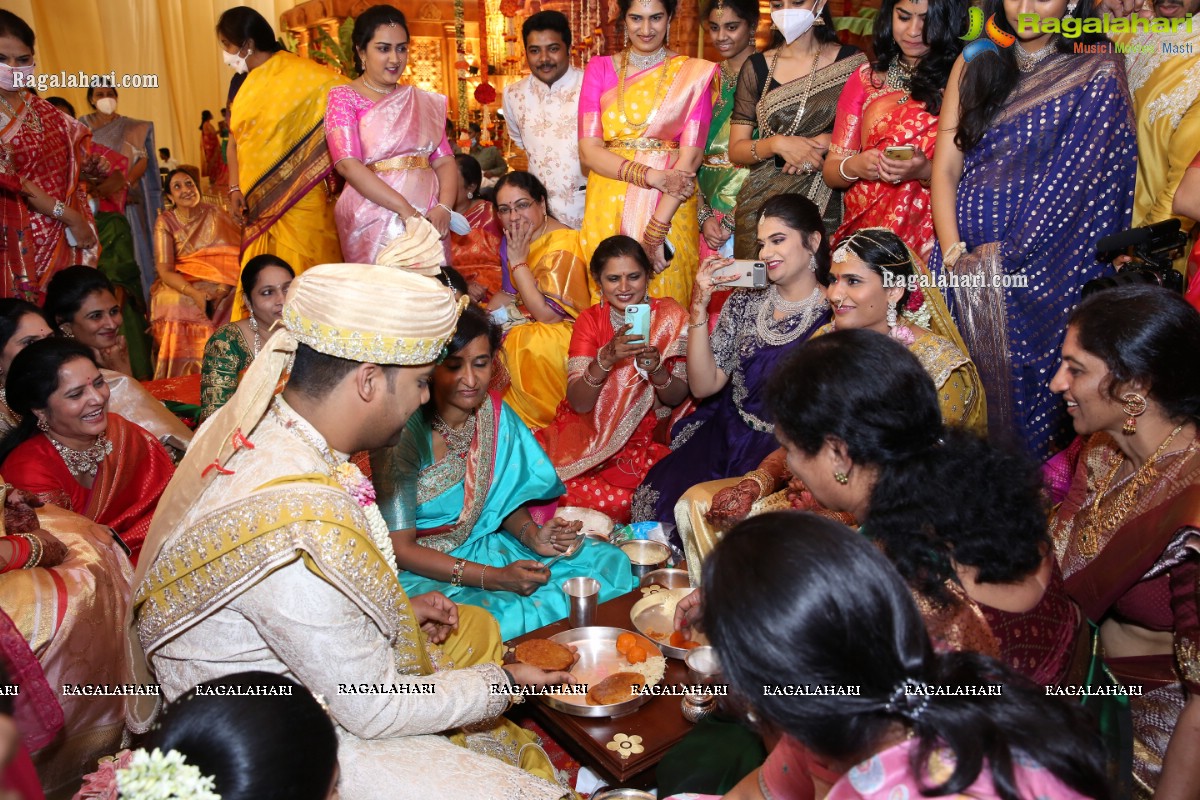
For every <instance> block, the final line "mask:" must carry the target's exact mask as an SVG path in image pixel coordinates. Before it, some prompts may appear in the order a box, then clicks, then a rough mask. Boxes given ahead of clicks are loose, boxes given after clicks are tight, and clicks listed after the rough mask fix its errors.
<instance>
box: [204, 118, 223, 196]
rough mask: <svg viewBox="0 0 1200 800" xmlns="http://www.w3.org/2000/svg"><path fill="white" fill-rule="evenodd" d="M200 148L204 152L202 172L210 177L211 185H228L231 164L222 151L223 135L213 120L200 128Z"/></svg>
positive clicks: (206, 176)
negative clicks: (219, 133)
mask: <svg viewBox="0 0 1200 800" xmlns="http://www.w3.org/2000/svg"><path fill="white" fill-rule="evenodd" d="M200 150H201V152H202V153H203V154H204V163H203V164H201V165H200V174H201V175H202V176H204V177H205V178H208V182H209V185H211V186H228V185H229V166H228V165H227V164H226V163H225V156H224V154H222V152H221V137H220V136H218V135H217V131H216V129H215V128H213V127H212V123H211V122H209V123H205V125H204V127H203V128H201V129H200Z"/></svg>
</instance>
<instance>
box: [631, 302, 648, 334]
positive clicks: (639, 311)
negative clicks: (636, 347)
mask: <svg viewBox="0 0 1200 800" xmlns="http://www.w3.org/2000/svg"><path fill="white" fill-rule="evenodd" d="M625 324H626V325H628V326H630V327H629V330H627V331H625V335H626V336H634V337H636V338H635V339H631V340H630V341H631V342H634V341H639V340H640V341H641V342H643V343H645V342H646V340H647V339H649V338H650V305H649V304H648V303H634V304H633V305H629V306H625Z"/></svg>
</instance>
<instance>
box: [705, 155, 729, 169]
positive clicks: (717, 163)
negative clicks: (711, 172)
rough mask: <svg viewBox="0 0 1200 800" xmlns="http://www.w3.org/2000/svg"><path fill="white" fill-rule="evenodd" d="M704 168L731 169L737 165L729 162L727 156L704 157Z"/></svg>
mask: <svg viewBox="0 0 1200 800" xmlns="http://www.w3.org/2000/svg"><path fill="white" fill-rule="evenodd" d="M704 166H706V167H716V168H717V169H732V168H733V167H735V166H737V165H736V164H734V163H733V162H732V161H730V160H729V156H705V157H704Z"/></svg>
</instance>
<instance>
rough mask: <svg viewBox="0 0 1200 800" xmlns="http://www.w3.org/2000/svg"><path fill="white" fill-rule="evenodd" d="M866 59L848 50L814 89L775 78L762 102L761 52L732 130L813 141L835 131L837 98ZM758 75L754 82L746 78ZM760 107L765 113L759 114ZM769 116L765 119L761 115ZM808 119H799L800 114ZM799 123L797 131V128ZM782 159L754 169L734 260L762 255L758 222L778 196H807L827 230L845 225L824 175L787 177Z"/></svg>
mask: <svg viewBox="0 0 1200 800" xmlns="http://www.w3.org/2000/svg"><path fill="white" fill-rule="evenodd" d="M865 63H866V57H865V56H864V55H863V54H862V53H859V52H858V51H857V50H854V49H853V48H847V47H843V48H842V49H841V50H840V51H839V52H838V60H837V61H835V62H833V63H832V64H830V65H829V66H828V67H825V68H824V69H820V70H818V71H817V75H816V77H815V78H814V79H813V82H812V85H811V88H810V87H809V83H808V78H807V77H804V78H797V79H796V80H794V81H789V82H788V83H785V84H782V85H781V84H779V83H778V82H777V81H775V80H774V79H772V83H771V86H770V88H769V90H768V91H767V96H766V98H765V99H764V100H763V101H762V102H760V99H759V98H760V96H761V94H762V86H763V84H764V83H766V82H767V70H768V66H767V60H766V58H765V57H764V56H763V55H762V54H761V53H755V54H754V55H752V56H750V58H749V59H747V61H746V64H747V65H749V69H747V68H746V67H743V68H742V72H741V76H740V77H739V79H738V88H737V95H736V98H735V100H734V110H733V116H732V119H731V124H733V125H750V126H751V127H753V128H754V129H755V131H754V133H753V134H752V135H753V137H754V138H759V137H760V136H768V135H770V133H769V132H768V131H767V130H766V129H767V128H769V130H770V131H782V132H789V131H791V132H792V135H795V136H805V137H809V138H811V137H814V136H820V135H822V134H826V133H830V132H832V131H833V124H834V119H835V117H836V114H837V103H838V97H840V96H841V94H842V88H843V87H844V86H845V85H846V80H847V79H848V78H849V77H850V75H851V74H852V73H853V72H854V71H855V70H856V69H858V68H859V67H860V66H862V65H863V64H865ZM751 75H753V76H754V78H755V80H753V81H748V80H746V78H748V77H749V76H751ZM760 107H761V110H760ZM759 113H762V114H764V115H765V119H762V120H760V119H759V118H758V114H759ZM798 113H799V114H803V116H802V117H801V118H800V119H799V121H797V120H796V115H797V114H798ZM793 124H794V127H793ZM780 162H781V159H774V158H768V159H767V160H766V161H763V162H761V163H760V164H757V165H756V166H754V167H752V168H751V169H750V174H749V175H748V176H747V177H746V180H745V181H744V182H743V183H742V188H741V190H740V191H739V192H738V198H737V208H738V213H737V225H736V231H735V232H734V242H733V254H734V257H735V258H754V257H755V256H757V255H758V245H757V243H756V242H757V240H758V217H759V214H760V212H761V211H762V207H763V204H764V203H766V202H767V200H769V199H771V198H772V197H774V196H775V195H777V194H802V195H804V196H805V197H807V198H808V199H809V200H812V201H813V203H814V204H816V206H817V208H818V209H819V210H820V212H821V217H822V219H823V220H824V222H825V230H827V231H834V230H837V228H838V226H839V225H840V224H841V222H842V193H841V192H840V191H838V190H835V189H830V188H829V187H828V186H827V185H826V184H825V179H824V178H822V177H821V171H820V170H816V171H815V172H812V173H810V174H804V173H797V174H796V175H785V174H784V173H783V169H782V166H781V164H780Z"/></svg>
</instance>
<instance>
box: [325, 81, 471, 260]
mask: <svg viewBox="0 0 1200 800" xmlns="http://www.w3.org/2000/svg"><path fill="white" fill-rule="evenodd" d="M445 126H446V98H445V97H443V96H442V95H440V94H433V93H431V92H425V91H422V90H420V89H418V88H416V87H414V86H398V87H397V88H396V91H394V92H392V94H390V95H388V96H387V97H386V98H384V99H383V100H381V101H379V102H378V103H372V102H371V101H370V100H368V99H366V98H365V97H363V96H362V95H360V94H359V93H358V92H356V91H354V90H353V89H352V88H350V87H349V86H336V87H334V88H333V89H331V90H330V92H329V106H328V109H327V110H326V112H325V137H326V140H327V141H328V143H329V153H330V155H331V156H332V158H333V163H334V164H337V162H339V161H341V160H342V159H344V158H357V159H358V160H359V161H361V162H362V163H363V164H365V165H366V166H367V167H369V168H370V169H371V170H372V171H373V172H374V173H375V174H376V175H378V176H379V178H380V179H381V180H382V181H383V182H384V183H386V184H387V185H388V186H390V187H392V188H393V189H395V190H396V191H397V192H399V193H400V194H402V195H403V196H404V198H405V199H406V200H408V202H409V203H411V204H412V205H413V207H414V208H416V209H417V211H419V212H421V213H422V214H423V213H425V212H426V211H428V210H429V209H430V208H432V207H433V206H435V205H437V198H438V179H437V174H436V173H435V172H434V171H433V169H432V168H431V167H430V162H433V161H436V160H437V159H439V158H443V157H446V156H453V155H454V151H453V150H451V149H450V143H449V142H447V141H446V127H445ZM334 218H335V220H336V221H337V229H338V235H339V237H340V238H341V241H342V258H343V259H344V260H345V261H347V262H350V263H357V264H373V263H375V256H376V255H378V254H379V251H380V250H382V249H383V248H384V247H385V246H386V245H387V244H388V243H389V242H391V241H392V240H393V239H395V238H396V237H397V236H399V235H400V234H401V233H403V232H404V223H403V222H402V221H401V219H400V217H399V216H397V214H396V213H395V212H393V211H390V210H389V209H386V208H383V207H382V206H378V205H376V204H375V203H373V202H371V201H370V200H368V199H366V198H365V197H363V196H362V194H360V193H359V191H358V190H357V189H355V188H354V186H352V185H351V184H349V183H347V184H346V188H345V189H344V190H343V191H342V196H341V197H340V198H338V202H337V207H336V208H335V209H334Z"/></svg>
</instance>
